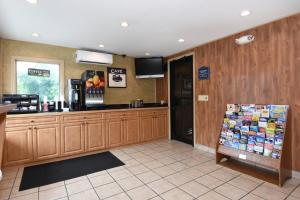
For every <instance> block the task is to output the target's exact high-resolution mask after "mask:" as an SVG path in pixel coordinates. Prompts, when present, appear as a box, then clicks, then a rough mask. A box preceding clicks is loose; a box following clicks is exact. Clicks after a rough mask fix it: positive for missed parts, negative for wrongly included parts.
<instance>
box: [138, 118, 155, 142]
mask: <svg viewBox="0 0 300 200" xmlns="http://www.w3.org/2000/svg"><path fill="white" fill-rule="evenodd" d="M153 123H154V118H153V116H151V115H150V116H147V117H141V124H140V131H141V137H142V141H148V140H152V139H153V127H154V125H153Z"/></svg>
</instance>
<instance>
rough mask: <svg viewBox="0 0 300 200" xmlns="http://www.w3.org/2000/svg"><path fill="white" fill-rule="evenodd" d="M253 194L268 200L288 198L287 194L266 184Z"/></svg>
mask: <svg viewBox="0 0 300 200" xmlns="http://www.w3.org/2000/svg"><path fill="white" fill-rule="evenodd" d="M251 193H252V194H254V195H256V196H259V197H262V198H264V199H267V200H282V199H284V198H285V197H286V196H287V194H285V193H283V192H279V191H278V190H275V189H274V188H273V187H270V186H268V185H265V184H263V185H261V186H259V187H258V188H256V189H255V190H254V191H252V192H251Z"/></svg>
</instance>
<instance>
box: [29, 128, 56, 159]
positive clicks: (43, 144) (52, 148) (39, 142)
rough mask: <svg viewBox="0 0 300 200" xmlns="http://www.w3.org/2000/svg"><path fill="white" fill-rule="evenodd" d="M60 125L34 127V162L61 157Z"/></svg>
mask: <svg viewBox="0 0 300 200" xmlns="http://www.w3.org/2000/svg"><path fill="white" fill-rule="evenodd" d="M59 133H60V131H59V125H58V124H50V125H39V126H35V127H33V152H34V155H33V156H34V160H45V159H51V158H55V157H58V156H59V141H60V138H59V136H60V135H59Z"/></svg>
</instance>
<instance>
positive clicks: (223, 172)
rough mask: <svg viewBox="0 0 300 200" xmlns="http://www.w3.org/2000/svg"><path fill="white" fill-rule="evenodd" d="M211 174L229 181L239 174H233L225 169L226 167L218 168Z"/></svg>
mask: <svg viewBox="0 0 300 200" xmlns="http://www.w3.org/2000/svg"><path fill="white" fill-rule="evenodd" d="M209 175H210V176H213V177H215V178H217V179H219V180H221V181H225V182H227V181H229V180H231V179H233V178H235V177H237V176H238V175H236V174H231V173H230V172H228V171H226V170H224V168H222V169H218V170H216V171H214V172H212V173H210V174H209Z"/></svg>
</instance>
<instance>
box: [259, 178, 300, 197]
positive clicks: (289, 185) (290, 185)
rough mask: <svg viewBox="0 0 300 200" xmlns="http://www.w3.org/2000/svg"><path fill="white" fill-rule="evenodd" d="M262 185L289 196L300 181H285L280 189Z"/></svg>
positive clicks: (270, 185) (271, 185) (274, 186)
mask: <svg viewBox="0 0 300 200" xmlns="http://www.w3.org/2000/svg"><path fill="white" fill-rule="evenodd" d="M264 184H266V185H268V186H269V187H272V188H273V189H275V190H277V191H279V192H283V193H286V194H289V193H291V192H292V191H293V190H294V189H295V188H296V187H297V186H298V185H299V184H300V180H299V179H295V178H291V179H289V180H287V181H286V182H285V183H284V185H283V186H282V187H279V186H278V185H275V184H271V183H264Z"/></svg>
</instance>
